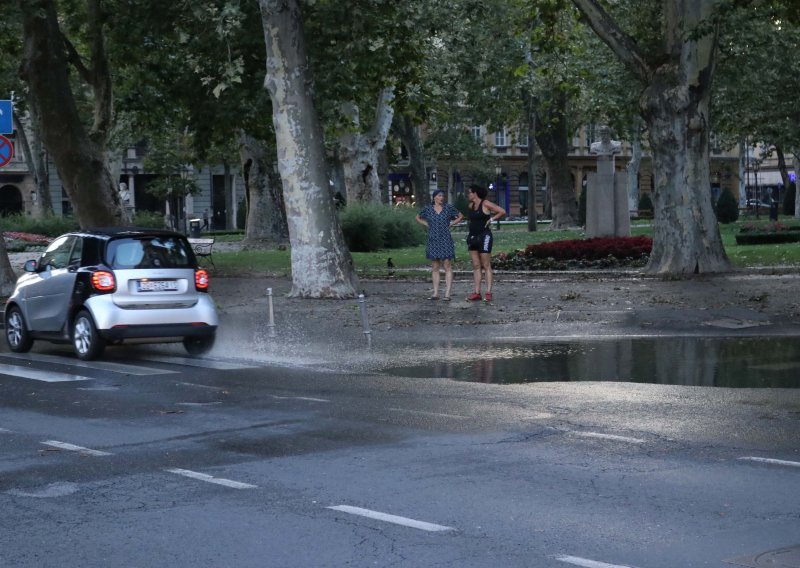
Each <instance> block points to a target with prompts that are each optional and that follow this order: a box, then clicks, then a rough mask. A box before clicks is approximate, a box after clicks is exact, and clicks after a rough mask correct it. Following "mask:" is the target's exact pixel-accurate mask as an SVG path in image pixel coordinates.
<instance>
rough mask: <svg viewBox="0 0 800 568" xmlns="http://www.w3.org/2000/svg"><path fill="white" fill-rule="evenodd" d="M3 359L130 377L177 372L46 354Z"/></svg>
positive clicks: (13, 355) (15, 354) (10, 355)
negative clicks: (110, 372)
mask: <svg viewBox="0 0 800 568" xmlns="http://www.w3.org/2000/svg"><path fill="white" fill-rule="evenodd" d="M2 356H3V357H11V358H14V359H23V360H25V361H36V362H45V363H57V364H59V365H70V366H72V367H82V368H86V369H99V370H101V371H113V372H115V373H123V374H128V375H170V374H174V373H177V371H168V370H165V369H156V368H155V367H144V366H142V365H129V364H125V363H114V362H112V361H81V360H80V359H70V358H68V357H63V356H59V355H47V354H44V353H36V354H35V355H34V354H31V353H11V354H5V353H4V354H3V355H2Z"/></svg>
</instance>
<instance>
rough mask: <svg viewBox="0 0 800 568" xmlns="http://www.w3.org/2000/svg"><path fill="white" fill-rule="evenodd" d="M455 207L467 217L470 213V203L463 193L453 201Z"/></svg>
mask: <svg viewBox="0 0 800 568" xmlns="http://www.w3.org/2000/svg"><path fill="white" fill-rule="evenodd" d="M453 207H455V208H456V209H458V210H459V211H461V214H462V215H463V216H464V217H466V216H467V213H469V201H467V197H466V195H464V194H463V193H459V194H458V195H456V198H455V199H454V200H453Z"/></svg>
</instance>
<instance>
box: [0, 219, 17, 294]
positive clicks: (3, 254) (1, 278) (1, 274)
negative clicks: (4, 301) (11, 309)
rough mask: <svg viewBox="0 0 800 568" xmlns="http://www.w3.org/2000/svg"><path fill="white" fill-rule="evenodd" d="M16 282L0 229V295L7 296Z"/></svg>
mask: <svg viewBox="0 0 800 568" xmlns="http://www.w3.org/2000/svg"><path fill="white" fill-rule="evenodd" d="M16 282H17V275H16V274H14V270H13V269H12V268H11V261H10V260H9V258H8V249H6V239H5V238H4V237H3V234H2V231H0V296H3V297H8V296H10V295H11V292H13V291H14V284H15V283H16Z"/></svg>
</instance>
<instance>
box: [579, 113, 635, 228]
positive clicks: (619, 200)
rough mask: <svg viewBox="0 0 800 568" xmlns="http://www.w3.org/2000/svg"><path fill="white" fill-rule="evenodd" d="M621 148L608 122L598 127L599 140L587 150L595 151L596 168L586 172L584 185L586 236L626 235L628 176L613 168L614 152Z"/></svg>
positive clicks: (629, 223) (627, 226) (628, 226)
mask: <svg viewBox="0 0 800 568" xmlns="http://www.w3.org/2000/svg"><path fill="white" fill-rule="evenodd" d="M621 151H622V144H621V143H620V142H617V141H614V140H611V134H610V132H609V129H608V126H601V127H600V142H595V143H593V144H592V145H591V146H590V148H589V152H590V153H592V154H596V155H597V172H589V175H588V180H587V181H588V185H587V188H586V237H587V238H594V237H629V236H630V235H631V220H630V214H629V212H628V192H627V179H626V176H624V175H622V174H621V173H620V174H618V173H617V172H615V171H614V155H615V154H619V153H620V152H621Z"/></svg>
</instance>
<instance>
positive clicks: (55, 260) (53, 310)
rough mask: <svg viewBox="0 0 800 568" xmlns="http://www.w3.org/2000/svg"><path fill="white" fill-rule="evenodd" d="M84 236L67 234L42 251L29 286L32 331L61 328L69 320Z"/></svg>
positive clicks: (57, 329) (54, 330) (28, 317)
mask: <svg viewBox="0 0 800 568" xmlns="http://www.w3.org/2000/svg"><path fill="white" fill-rule="evenodd" d="M81 243H82V240H81V238H80V237H78V236H76V235H64V236H62V237H59V238H58V239H56V240H55V241H53V242H52V243H51V244H50V246H49V247H47V250H46V251H45V252H44V254H42V257H41V258H40V259H39V263H38V265H37V267H36V272H35V273H34V276H33V278H31V279H30V281H29V282H28V283H27V285H26V286H25V305H26V311H27V320H28V323H29V325H30V329H31V330H32V331H50V332H56V331H59V330H60V329H61V328H62V327H63V326H64V322H65V321H66V317H67V313H68V310H69V302H70V298H71V297H72V291H73V289H74V288H75V279H76V275H77V273H76V271H77V269H78V267H79V265H80V256H81V255H80V251H81V248H82V247H81Z"/></svg>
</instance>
